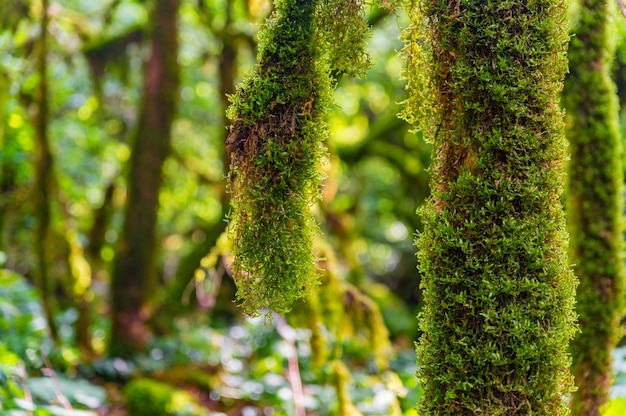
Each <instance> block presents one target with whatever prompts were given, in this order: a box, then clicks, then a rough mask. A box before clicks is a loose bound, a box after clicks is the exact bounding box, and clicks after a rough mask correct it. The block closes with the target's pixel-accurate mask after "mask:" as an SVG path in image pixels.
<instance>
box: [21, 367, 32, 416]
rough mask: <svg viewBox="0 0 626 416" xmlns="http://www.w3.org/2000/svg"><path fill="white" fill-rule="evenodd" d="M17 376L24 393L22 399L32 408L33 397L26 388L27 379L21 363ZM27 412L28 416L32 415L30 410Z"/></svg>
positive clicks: (24, 368)
mask: <svg viewBox="0 0 626 416" xmlns="http://www.w3.org/2000/svg"><path fill="white" fill-rule="evenodd" d="M17 376H18V377H19V378H20V379H21V381H22V391H24V399H25V400H26V401H27V402H29V403H30V404H32V405H33V407H34V402H33V395H32V394H31V393H30V389H29V388H28V379H27V377H28V375H27V374H26V367H25V366H24V364H23V363H21V362H20V363H19V365H18V367H17ZM27 412H28V415H29V416H32V415H33V411H32V410H27Z"/></svg>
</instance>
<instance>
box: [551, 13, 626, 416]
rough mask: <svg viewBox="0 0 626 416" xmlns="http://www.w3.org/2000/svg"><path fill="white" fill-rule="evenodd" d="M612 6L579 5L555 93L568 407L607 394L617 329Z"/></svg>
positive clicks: (620, 287)
mask: <svg viewBox="0 0 626 416" xmlns="http://www.w3.org/2000/svg"><path fill="white" fill-rule="evenodd" d="M612 6H613V2H611V1H606V0H589V1H585V2H582V3H581V4H580V5H579V7H578V10H577V19H576V24H575V25H574V27H573V32H574V36H573V37H572V40H571V42H570V47H569V55H568V56H569V59H570V74H569V76H568V77H567V78H566V83H565V89H564V91H563V98H562V102H563V106H564V107H565V109H566V110H567V112H568V114H567V118H566V120H567V137H568V139H569V142H570V152H571V161H570V163H569V176H568V178H569V181H568V182H569V183H568V192H567V208H568V225H569V231H570V235H571V243H570V261H571V263H572V264H575V268H574V271H575V273H576V274H577V276H578V278H579V280H580V285H579V287H578V292H577V303H576V311H577V312H578V314H579V324H580V328H581V332H580V333H579V334H578V335H577V336H576V337H575V338H574V340H573V342H572V346H571V349H572V356H573V364H572V372H573V373H574V376H575V379H576V385H577V387H578V389H577V391H576V392H575V393H574V394H573V397H572V404H571V407H572V413H573V414H575V415H588V414H597V412H598V409H599V408H600V406H602V404H603V403H605V402H606V400H607V399H608V398H609V388H610V386H611V374H612V368H611V361H612V359H611V351H612V350H613V349H614V348H615V346H616V344H617V342H618V341H619V338H620V337H621V335H622V330H621V329H620V318H621V316H622V314H623V312H624V266H623V255H622V252H623V243H622V235H623V225H622V212H623V208H624V202H623V192H624V189H623V179H624V178H623V166H622V144H621V138H620V134H619V126H618V111H619V109H618V99H617V95H616V94H615V86H614V84H613V81H612V80H611V64H612V60H613V56H614V53H615V45H614V44H613V42H612V38H613V33H612V24H613V22H612V21H611V17H610V16H611V13H612V9H613V7H612Z"/></svg>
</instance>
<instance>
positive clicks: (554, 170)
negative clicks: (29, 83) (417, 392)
mask: <svg viewBox="0 0 626 416" xmlns="http://www.w3.org/2000/svg"><path fill="white" fill-rule="evenodd" d="M409 13H410V16H411V18H412V21H413V24H412V26H411V27H410V28H409V29H408V30H407V31H406V32H405V39H406V40H407V44H406V46H405V49H404V52H405V56H406V57H407V61H406V62H407V64H406V65H407V66H406V69H405V76H406V77H407V78H408V88H409V89H410V91H409V92H410V97H411V98H410V99H409V101H407V109H406V111H405V117H406V118H407V119H409V120H411V121H415V122H416V124H418V126H419V127H421V129H422V130H423V131H424V133H425V135H426V137H427V138H428V140H429V141H430V142H432V144H433V158H432V159H433V166H432V167H431V173H432V180H431V192H432V196H431V198H430V200H429V202H428V203H427V204H426V205H425V207H424V208H423V209H422V210H421V214H422V217H423V222H424V231H423V233H421V234H420V235H419V236H418V238H417V246H418V257H419V267H420V270H421V271H422V276H423V277H422V286H421V287H422V289H423V293H424V302H425V304H424V309H423V313H422V314H421V316H420V324H421V329H422V330H423V331H424V335H423V336H422V337H421V339H420V341H419V345H418V348H417V352H418V362H419V369H418V376H419V378H420V381H421V383H422V387H423V389H424V395H423V396H422V400H421V402H420V404H419V407H418V411H419V413H420V414H421V415H464V414H484V415H530V414H532V415H550V416H554V415H564V414H567V413H568V412H569V410H568V408H567V403H566V397H567V396H566V394H567V393H568V392H569V391H570V390H571V385H572V378H571V375H570V374H569V372H568V366H569V356H568V354H567V344H568V341H569V340H570V339H571V337H572V336H573V334H574V330H575V326H574V321H575V314H574V312H573V305H574V291H575V287H576V279H575V277H574V275H573V273H572V272H571V270H570V269H569V268H568V261H567V254H566V247H567V235H566V232H565V222H564V217H563V212H562V207H561V204H560V202H559V196H560V194H561V191H562V184H563V173H562V170H561V165H562V162H563V161H564V159H565V149H566V144H565V141H564V136H563V124H562V113H561V111H560V109H559V107H558V95H559V92H560V90H561V87H562V80H563V76H564V73H565V71H566V68H567V63H566V58H565V48H566V42H567V33H566V27H567V20H566V4H565V2H564V1H562V0H538V1H533V2H528V1H514V0H498V1H495V0H459V1H452V2H442V1H439V0H423V1H421V2H419V3H413V4H412V8H411V9H410V11H409ZM420 74H423V75H420ZM420 90H421V91H420Z"/></svg>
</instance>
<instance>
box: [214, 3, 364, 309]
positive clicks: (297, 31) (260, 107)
mask: <svg viewBox="0 0 626 416" xmlns="http://www.w3.org/2000/svg"><path fill="white" fill-rule="evenodd" d="M362 7H363V4H362V2H361V1H359V0H350V1H334V0H333V1H330V2H325V1H318V0H282V1H277V2H276V9H275V11H274V14H273V15H272V17H271V18H270V19H269V20H268V21H267V22H266V24H265V27H264V29H263V30H262V32H261V35H260V43H259V63H258V65H257V66H256V67H255V69H254V70H253V71H252V73H251V74H250V75H249V76H248V78H247V79H246V80H245V81H244V82H243V83H242V84H241V85H240V86H239V87H238V89H237V92H236V94H235V96H234V98H233V104H232V106H231V107H230V109H229V117H230V118H231V119H232V120H233V125H232V128H231V131H230V135H229V137H228V139H227V142H226V144H227V149H228V151H229V153H230V155H231V192H232V198H233V202H232V206H233V210H232V213H231V221H230V224H231V232H232V237H233V239H234V248H233V251H234V255H235V261H234V264H233V276H234V278H235V281H236V282H237V286H238V294H237V296H238V298H239V300H240V301H241V306H242V308H243V310H244V311H245V312H246V313H248V314H256V313H258V309H259V308H260V307H266V308H269V309H274V310H276V311H277V312H279V313H285V312H287V311H289V310H290V309H291V306H292V304H293V302H294V301H295V300H297V299H299V298H302V297H304V296H305V294H306V293H307V292H308V291H310V290H311V289H312V288H314V287H315V286H316V285H317V284H318V277H317V273H316V266H315V261H316V257H315V255H314V254H313V252H312V238H313V236H314V235H315V233H316V230H317V225H316V224H315V221H314V220H313V217H312V215H311V213H310V207H311V205H312V203H313V202H314V201H315V200H317V199H318V198H319V194H320V185H321V179H322V174H321V173H320V165H321V164H322V163H323V161H324V158H325V157H326V156H325V155H326V150H325V149H324V147H323V145H322V142H323V141H324V140H325V139H326V136H327V129H326V124H325V121H324V115H325V112H326V110H327V108H328V106H329V104H330V101H331V91H332V85H333V82H334V80H333V79H332V77H331V73H332V74H335V75H337V74H350V75H355V74H358V73H359V72H360V71H362V68H363V67H364V66H365V61H366V57H365V54H364V52H363V50H362V48H363V45H364V36H363V34H364V31H365V30H366V29H367V25H366V24H365V23H364V22H363V20H362V16H361V13H362Z"/></svg>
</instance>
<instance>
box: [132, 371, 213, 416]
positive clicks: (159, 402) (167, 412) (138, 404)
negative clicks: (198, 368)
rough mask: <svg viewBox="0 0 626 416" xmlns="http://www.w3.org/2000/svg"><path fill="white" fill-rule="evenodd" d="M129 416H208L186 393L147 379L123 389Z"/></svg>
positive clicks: (133, 382)
mask: <svg viewBox="0 0 626 416" xmlns="http://www.w3.org/2000/svg"><path fill="white" fill-rule="evenodd" d="M124 396H126V411H127V412H128V415H129V416H155V415H164V416H208V414H209V412H208V411H207V410H205V409H203V408H202V407H201V406H200V405H198V403H197V402H196V400H195V399H194V398H193V397H192V396H191V395H190V394H189V393H187V392H185V391H182V390H178V389H176V388H174V387H172V386H170V385H168V384H164V383H160V382H158V381H154V380H149V379H137V380H133V381H131V382H130V383H128V384H127V385H126V387H125V388H124Z"/></svg>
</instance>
